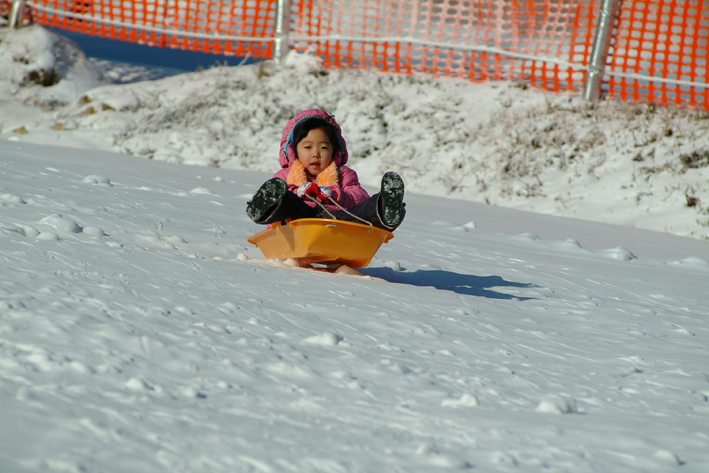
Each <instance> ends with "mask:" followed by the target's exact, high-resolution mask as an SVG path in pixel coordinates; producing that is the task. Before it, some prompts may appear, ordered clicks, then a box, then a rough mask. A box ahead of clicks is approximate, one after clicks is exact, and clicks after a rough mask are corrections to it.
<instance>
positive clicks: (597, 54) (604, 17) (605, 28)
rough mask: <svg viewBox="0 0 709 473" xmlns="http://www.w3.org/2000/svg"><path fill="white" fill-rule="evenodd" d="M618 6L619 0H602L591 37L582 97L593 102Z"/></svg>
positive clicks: (599, 84)
mask: <svg viewBox="0 0 709 473" xmlns="http://www.w3.org/2000/svg"><path fill="white" fill-rule="evenodd" d="M619 6H620V0H603V2H602V4H601V14H600V16H599V17H598V28H597V29H596V37H595V38H594V39H593V48H592V49H591V57H590V60H589V62H588V74H586V82H585V83H584V86H583V98H584V99H585V100H588V101H589V102H591V103H594V104H595V103H596V102H598V98H599V97H600V96H601V84H603V73H604V71H605V69H606V59H607V58H608V48H609V47H610V45H611V37H612V35H613V25H614V24H615V19H616V17H617V16H618V7H619Z"/></svg>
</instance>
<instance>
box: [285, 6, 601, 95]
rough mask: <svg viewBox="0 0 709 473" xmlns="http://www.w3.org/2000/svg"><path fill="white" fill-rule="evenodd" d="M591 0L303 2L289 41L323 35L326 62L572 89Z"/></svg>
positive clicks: (589, 34) (586, 39)
mask: <svg viewBox="0 0 709 473" xmlns="http://www.w3.org/2000/svg"><path fill="white" fill-rule="evenodd" d="M598 1H600V0H598ZM598 1H593V0H581V1H575V2H570V1H567V0H562V1H560V2H553V1H549V0H503V1H500V0H474V1H462V0H436V1H425V0H424V1H411V0H400V1H397V0H361V1H357V2H352V1H347V0H302V1H300V2H298V9H299V10H298V15H297V19H296V22H295V29H294V36H295V37H294V40H295V41H296V48H299V49H307V48H308V47H309V44H308V43H307V42H305V41H304V40H303V39H304V38H307V37H308V36H311V37H312V36H315V37H322V38H323V39H322V40H321V41H319V42H318V43H317V46H316V48H315V50H316V52H317V55H318V56H320V57H322V58H323V61H324V65H325V66H326V67H343V66H346V67H360V68H369V67H373V68H377V69H380V70H382V71H390V72H404V73H408V74H411V73H427V74H433V75H436V76H445V77H458V78H463V79H467V80H471V81H485V80H501V79H508V80H518V81H523V82H527V83H529V84H531V85H533V86H536V87H543V88H545V89H547V90H551V91H561V90H579V89H580V88H582V87H583V81H584V79H585V72H584V71H583V70H582V68H583V64H585V62H586V59H587V56H588V53H589V52H590V45H591V44H592V43H593V33H594V32H593V28H592V23H593V19H594V12H596V11H597V10H598ZM338 36H340V37H344V38H347V39H343V40H337V39H336V38H337V37H338ZM387 38H389V39H390V40H389V41H386V39H387ZM501 50H504V51H501ZM499 52H506V53H504V54H499ZM540 59H549V60H551V61H550V62H547V61H542V60H540ZM554 61H556V62H554ZM565 63H578V64H579V67H578V68H577V69H576V70H572V69H569V68H568V67H566V66H564V65H563V64H565Z"/></svg>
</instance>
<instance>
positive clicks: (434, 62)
mask: <svg viewBox="0 0 709 473" xmlns="http://www.w3.org/2000/svg"><path fill="white" fill-rule="evenodd" d="M291 1H292V8H291V11H290V13H291V16H290V29H291V40H292V43H293V45H294V47H295V49H298V50H301V51H302V50H310V51H313V52H314V53H315V54H317V55H318V56H319V57H321V58H322V60H323V64H324V66H325V67H329V68H333V67H355V68H375V69H378V70H381V71H387V72H397V73H405V74H414V73H425V74H432V75H434V76H441V77H453V78H460V79H465V80H470V81H487V80H512V81H518V82H521V83H524V84H529V85H531V86H534V87H540V88H543V89H546V90H549V91H552V92H560V91H573V92H578V91H580V90H581V89H582V88H583V84H584V81H585V79H586V72H587V65H588V61H589V56H590V53H591V50H592V47H593V42H594V36H595V30H596V25H597V23H598V17H599V15H600V8H601V0H291ZM9 5H10V2H9V1H7V0H0V13H2V12H4V11H7V12H8V13H9V10H10V6H9ZM27 6H28V8H29V9H31V10H32V17H33V19H34V21H36V22H37V23H40V24H42V25H45V26H53V27H58V28H63V29H68V30H72V31H76V32H79V33H86V34H91V35H97V36H103V37H108V38H114V39H119V40H123V41H132V42H137V43H141V44H148V45H152V46H161V47H170V48H179V49H189V50H194V51H202V52H210V53H216V54H223V55H230V56H239V57H247V56H248V57H253V58H262V59H267V58H271V57H273V54H274V39H275V38H274V37H275V23H276V14H277V12H276V1H275V0H233V1H217V0H138V1H132V2H127V1H123V0H28V1H27ZM708 41H709V0H626V1H625V2H622V4H621V8H620V13H619V18H618V22H617V27H616V29H615V30H614V39H613V41H612V43H611V50H610V51H609V54H608V60H607V64H608V67H607V69H606V72H607V75H606V76H605V82H604V84H603V88H602V93H603V94H604V95H606V96H612V97H614V98H617V99H619V100H624V101H634V102H651V103H656V104H661V105H672V106H681V107H689V108H700V109H704V110H709V88H708V87H706V84H707V83H708V82H709V80H708V79H709V75H708V73H707V56H708V55H707V50H708V49H709V45H708V44H707V42H708ZM648 77H655V78H663V80H664V82H658V81H653V82H650V81H648V80H647V78H648Z"/></svg>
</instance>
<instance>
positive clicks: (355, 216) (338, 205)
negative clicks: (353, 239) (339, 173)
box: [306, 194, 374, 227]
mask: <svg viewBox="0 0 709 473" xmlns="http://www.w3.org/2000/svg"><path fill="white" fill-rule="evenodd" d="M306 197H308V199H310V200H312V201H313V202H315V203H316V204H318V205H319V206H320V208H322V209H323V210H324V211H325V213H326V214H328V215H329V216H330V218H331V219H333V220H336V219H335V216H334V215H332V214H331V213H330V211H329V210H327V208H326V207H325V206H324V205H323V204H321V203H320V202H319V201H318V200H317V199H314V198H313V197H310V196H309V195H307V194H306ZM327 199H328V200H329V201H330V202H332V203H333V204H335V205H336V206H337V207H339V208H340V210H342V211H343V212H345V213H346V214H347V215H349V216H350V217H352V218H356V219H357V220H359V221H360V222H363V223H365V224H366V225H369V226H370V227H373V226H374V225H373V224H372V222H369V221H367V220H365V219H363V218H361V217H358V216H357V215H355V214H353V213H352V212H350V211H348V210H347V209H346V208H344V207H343V206H341V205H340V204H338V203H337V202H335V199H333V198H332V197H328V198H327Z"/></svg>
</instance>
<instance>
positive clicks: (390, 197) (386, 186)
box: [377, 172, 406, 230]
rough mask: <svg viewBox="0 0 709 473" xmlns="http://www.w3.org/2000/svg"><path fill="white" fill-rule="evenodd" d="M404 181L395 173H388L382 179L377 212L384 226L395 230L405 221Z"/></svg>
mask: <svg viewBox="0 0 709 473" xmlns="http://www.w3.org/2000/svg"><path fill="white" fill-rule="evenodd" d="M404 207H406V204H405V203H404V181H402V180H401V177H400V176H399V175H398V174H397V173H395V172H387V173H386V174H384V176H383V177H382V189H381V192H380V193H379V201H378V203H377V211H378V214H379V220H380V221H381V223H382V225H384V226H385V227H387V228H389V229H391V230H393V229H395V228H396V227H398V226H399V225H401V222H402V221H403V220H404V216H405V215H406V209H405V208H404Z"/></svg>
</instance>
